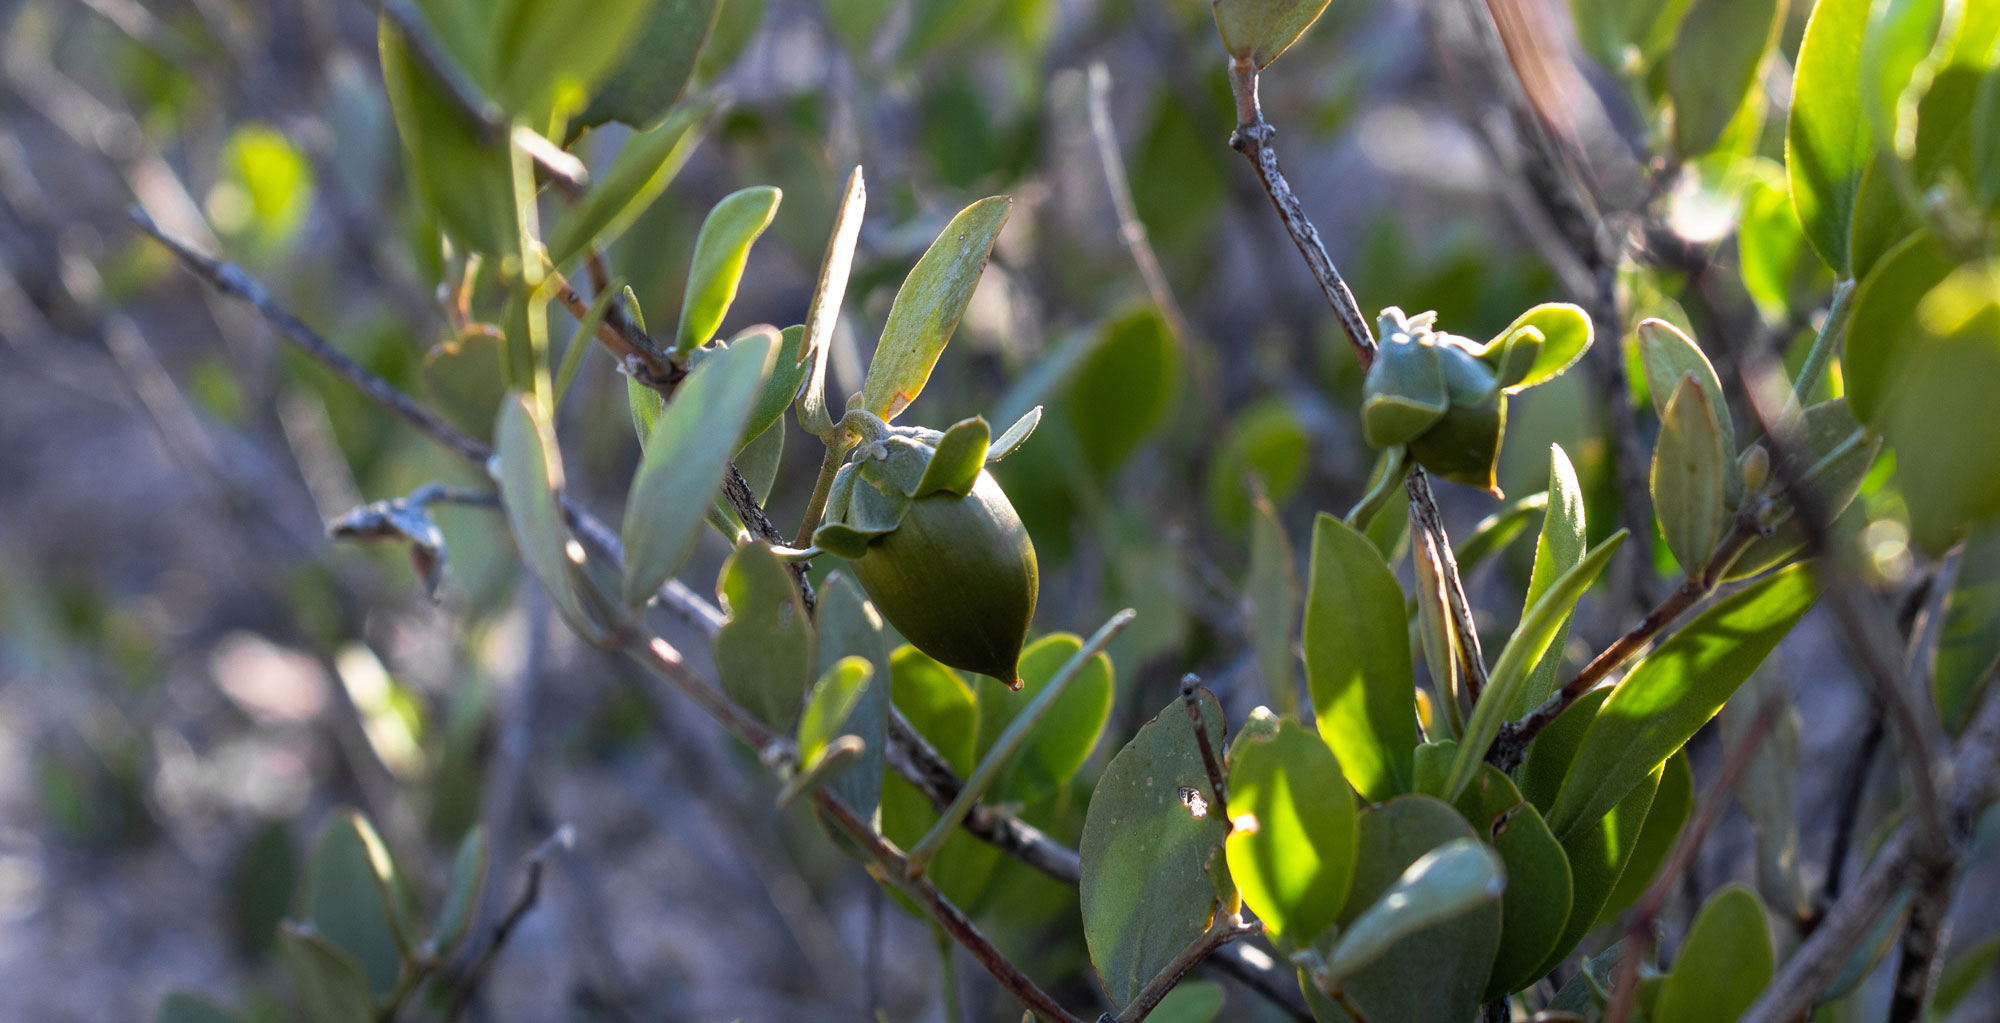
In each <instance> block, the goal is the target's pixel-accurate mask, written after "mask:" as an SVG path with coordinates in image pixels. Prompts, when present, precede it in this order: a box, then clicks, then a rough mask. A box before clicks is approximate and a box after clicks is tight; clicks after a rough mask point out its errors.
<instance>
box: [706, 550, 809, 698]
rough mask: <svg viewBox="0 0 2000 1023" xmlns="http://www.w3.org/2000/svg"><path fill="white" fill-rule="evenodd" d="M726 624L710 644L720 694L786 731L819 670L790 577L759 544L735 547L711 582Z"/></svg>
mask: <svg viewBox="0 0 2000 1023" xmlns="http://www.w3.org/2000/svg"><path fill="white" fill-rule="evenodd" d="M715 589H716V595H717V596H719V597H720V598H721V600H722V606H723V609H724V610H726V611H727V612H728V613H729V621H727V622H726V623H724V624H723V626H722V628H721V629H719V630H717V632H716V634H715V641H714V652H715V674H716V676H717V678H718V679H719V680H720V681H721V682H722V691H723V692H725V693H728V694H729V697H730V699H733V700H735V701H736V702H737V703H739V704H742V705H743V707H744V709H746V710H748V711H749V712H750V713H751V714H754V715H756V716H757V717H758V718H759V719H760V720H762V721H763V722H764V723H765V724H768V725H771V726H773V727H775V728H780V729H788V728H790V727H791V724H792V719H793V718H794V717H796V716H797V715H798V713H799V699H800V697H801V695H803V694H804V692H805V690H806V687H807V686H808V685H809V684H811V682H812V680H813V679H814V677H816V676H817V675H818V674H819V673H820V671H819V668H818V667H817V662H816V661H815V659H814V653H813V627H812V622H811V621H810V620H809V619H808V618H807V617H806V607H805V602H804V601H803V600H802V599H801V598H800V596H799V588H798V586H797V584H795V583H794V582H793V581H792V573H791V570H790V569H788V568H787V567H785V564H784V563H783V562H781V561H779V560H778V558H777V556H776V555H774V554H772V553H771V548H770V547H768V546H766V545H764V544H762V543H747V544H744V545H743V546H741V547H738V548H736V551H735V553H733V554H731V555H730V556H729V560H728V561H726V562H724V563H723V566H722V575H721V578H720V579H718V580H717V581H716V586H715Z"/></svg>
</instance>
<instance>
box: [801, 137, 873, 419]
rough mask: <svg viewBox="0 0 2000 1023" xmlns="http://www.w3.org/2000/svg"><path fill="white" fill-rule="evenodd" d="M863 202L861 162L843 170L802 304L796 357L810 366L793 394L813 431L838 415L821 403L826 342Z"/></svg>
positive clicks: (830, 335)
mask: <svg viewBox="0 0 2000 1023" xmlns="http://www.w3.org/2000/svg"><path fill="white" fill-rule="evenodd" d="M867 206H868V186H867V184H866V183H865V182H864V181H863V180H862V177H861V168H859V167H856V168H854V172H853V173H852V174H849V175H848V176H847V190H846V191H845V192H844V193H842V195H841V200H840V207H839V209H837V210H835V211H834V215H833V236H832V237H831V238H829V239H827V242H826V256H825V257H824V259H823V260H822V261H821V262H820V265H819V282H818V283H817V284H816V285H814V287H813V297H812V306H811V307H810V308H809V309H807V310H806V322H805V328H806V330H805V337H804V339H803V340H802V341H801V342H800V345H799V354H798V358H799V360H800V361H802V362H805V363H807V364H808V365H809V367H810V372H809V373H808V374H807V376H806V385H805V390H804V391H803V392H802V393H801V394H800V395H799V425H800V426H802V427H805V430H806V432H807V433H810V434H812V435H813V436H815V437H824V436H826V435H827V434H828V433H830V432H832V430H833V424H834V422H835V421H836V420H838V419H839V418H840V415H839V413H838V412H837V411H829V410H828V408H827V405H826V362H827V343H828V342H829V341H830V340H832V338H833V328H834V325H835V324H836V323H838V322H839V321H840V306H841V302H842V300H843V299H845V298H846V296H847V276H848V272H849V271H850V270H852V269H853V267H854V245H855V242H857V241H858V240H860V238H861V215H862V212H863V211H864V210H865V209H866V208H867Z"/></svg>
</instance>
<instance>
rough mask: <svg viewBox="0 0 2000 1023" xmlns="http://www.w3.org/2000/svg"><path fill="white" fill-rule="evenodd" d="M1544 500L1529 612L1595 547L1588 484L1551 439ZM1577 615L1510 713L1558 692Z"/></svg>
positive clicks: (1526, 602) (1462, 563)
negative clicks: (1588, 528) (1588, 529)
mask: <svg viewBox="0 0 2000 1023" xmlns="http://www.w3.org/2000/svg"><path fill="white" fill-rule="evenodd" d="M1523 500H1527V498H1523ZM1543 504H1544V506H1545V508H1546V511H1544V513H1543V515H1542V530H1541V532H1540V533H1539V534H1537V536H1536V538H1535V564H1534V568H1533V570H1532V571H1531V572H1530V573H1529V575H1528V595H1527V597H1526V598H1524V599H1523V600H1522V602H1521V609H1522V611H1523V613H1526V611H1527V609H1528V608H1532V607H1534V606H1535V603H1536V602H1537V601H1539V600H1541V599H1542V595H1543V594H1546V593H1547V592H1548V591H1549V588H1550V587H1551V586H1554V585H1555V583H1556V580H1557V579H1560V578H1562V576H1563V573H1565V572H1568V571H1569V570H1570V569H1572V568H1575V567H1576V565H1577V564H1578V563H1579V562H1581V561H1582V560H1583V556H1584V555H1585V554H1586V553H1589V550H1590V544H1589V541H1588V539H1587V538H1586V537H1585V535H1584V509H1583V484H1582V483H1580V482H1579V481H1578V480H1577V478H1576V467H1575V466H1574V465H1571V464H1570V460H1569V453H1568V452H1566V451H1564V450H1563V449H1562V445H1560V444H1551V445H1549V489H1548V490H1547V491H1546V493H1545V495H1544V496H1543ZM1458 563H1459V570H1460V571H1461V572H1469V571H1471V569H1470V568H1469V567H1468V565H1467V562H1466V559H1465V558H1464V557H1463V556H1462V555H1461V556H1460V558H1459V562H1458ZM1574 618H1575V612H1574V611H1572V612H1571V613H1570V615H1569V616H1567V617H1565V618H1564V619H1563V623H1562V624H1561V625H1559V626H1557V627H1556V632H1555V636H1554V638H1552V639H1550V640H1549V649H1548V652H1547V653H1545V654H1543V655H1542V659H1541V661H1540V662H1538V663H1537V664H1536V665H1535V670H1534V672H1533V673H1532V674H1530V675H1529V676H1528V682H1527V684H1526V685H1523V686H1522V687H1521V688H1520V690H1519V691H1518V692H1516V693H1515V694H1514V698H1513V700H1512V701H1510V702H1509V704H1508V706H1507V708H1506V714H1507V717H1508V718H1509V719H1513V718H1518V717H1521V716H1522V715H1524V714H1526V713H1528V712H1529V711H1531V710H1534V709H1535V708H1536V707H1538V706H1540V705H1541V703H1542V701H1543V700H1546V699H1548V698H1549V694H1550V693H1553V692H1555V687H1556V672H1557V671H1558V670H1560V669H1561V667H1562V663H1563V648H1564V647H1565V646H1567V645H1568V643H1569V626H1570V621H1571V620H1572V619H1574Z"/></svg>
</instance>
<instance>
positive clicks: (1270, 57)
mask: <svg viewBox="0 0 2000 1023" xmlns="http://www.w3.org/2000/svg"><path fill="white" fill-rule="evenodd" d="M1326 5H1327V0H1213V6H1214V8H1215V27H1216V29H1217V30H1218V31H1220V32H1221V33H1222V45H1223V48H1224V49H1226V50H1228V51H1229V55H1230V56H1232V57H1235V58H1237V59H1238V60H1247V61H1250V62H1251V63H1252V64H1254V65H1256V67H1257V69H1258V70H1259V71H1261V70H1263V69H1264V68H1267V67H1270V66H1271V62H1272V61H1274V60H1277V59H1278V55H1279V54H1282V53H1284V52H1285V51H1286V50H1287V49H1289V48H1290V47H1291V45H1292V43H1293V42H1295V41H1297V40H1298V38H1299V36H1301V35H1304V34H1305V31H1306V29H1308V28H1311V27H1312V23H1313V22H1314V21H1317V20H1319V16H1320V12H1321V11H1324V10H1326Z"/></svg>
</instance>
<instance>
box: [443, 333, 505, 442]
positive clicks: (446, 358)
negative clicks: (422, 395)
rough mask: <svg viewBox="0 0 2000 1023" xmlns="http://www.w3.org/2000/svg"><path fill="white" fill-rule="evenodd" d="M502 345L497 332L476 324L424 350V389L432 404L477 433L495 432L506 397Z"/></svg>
mask: <svg viewBox="0 0 2000 1023" xmlns="http://www.w3.org/2000/svg"><path fill="white" fill-rule="evenodd" d="M501 347H502V343H501V340H500V337H499V335H498V334H496V333H493V332H492V331H491V330H480V329H477V328H475V329H472V330H468V331H466V332H465V333H463V334H460V335H459V336H458V337H455V338H452V339H450V340H447V341H440V342H438V343H437V344H435V345H432V346H431V350H430V351H428V352H425V353H424V362H423V377H424V390H425V392H426V393H427V394H429V395H430V399H431V404H432V405H433V406H435V407H436V408H437V410H438V411H440V412H443V413H444V414H445V417H446V418H448V419H450V420H451V421H452V423H453V424H454V425H456V426H457V427H458V428H459V429H462V430H464V431H465V432H467V433H470V434H472V435H474V436H476V437H490V436H492V434H493V421H494V419H496V418H498V417H499V415H500V403H501V402H502V401H505V400H506V399H507V385H506V382H505V381H503V380H502V379H501V375H500V374H501V369H500V360H501V354H502V353H501Z"/></svg>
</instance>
